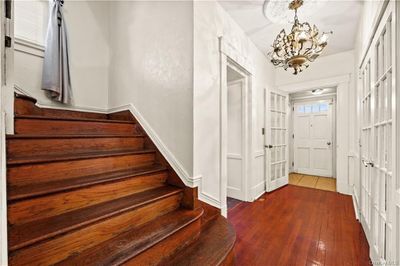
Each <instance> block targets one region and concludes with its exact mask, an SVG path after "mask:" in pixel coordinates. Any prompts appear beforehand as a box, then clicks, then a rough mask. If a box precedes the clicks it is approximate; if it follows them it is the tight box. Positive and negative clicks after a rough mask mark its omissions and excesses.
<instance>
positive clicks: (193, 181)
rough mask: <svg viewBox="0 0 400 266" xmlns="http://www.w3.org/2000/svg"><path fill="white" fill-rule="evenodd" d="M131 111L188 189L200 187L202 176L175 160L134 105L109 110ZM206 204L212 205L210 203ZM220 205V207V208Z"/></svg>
mask: <svg viewBox="0 0 400 266" xmlns="http://www.w3.org/2000/svg"><path fill="white" fill-rule="evenodd" d="M126 110H128V111H130V112H131V113H132V115H133V116H134V117H135V118H136V119H137V120H138V122H139V124H140V125H141V126H142V127H143V129H144V130H145V131H146V133H147V135H148V136H149V137H150V139H151V140H152V141H153V142H154V144H155V145H156V147H157V148H158V150H159V151H160V152H161V154H162V155H163V156H164V157H165V159H166V160H167V161H168V162H169V164H170V165H171V167H172V168H173V169H174V170H175V172H176V173H177V175H178V176H179V177H180V178H181V180H182V181H183V182H184V184H185V185H186V186H188V187H198V186H199V184H200V181H201V178H202V176H201V175H198V176H190V175H189V174H188V172H187V171H186V169H185V168H184V167H183V165H182V164H181V163H180V162H179V161H178V160H177V159H176V158H175V156H174V155H173V153H172V152H171V151H170V150H169V149H168V148H167V146H166V145H165V144H164V142H163V141H162V140H161V139H160V137H159V136H158V135H157V133H156V132H155V130H154V129H153V128H152V127H151V126H150V124H149V123H148V122H147V121H146V119H145V118H144V117H143V116H142V114H141V113H140V112H139V110H137V109H136V108H135V106H134V105H133V104H126V105H123V106H119V107H113V108H110V109H108V112H109V113H113V112H120V111H126ZM206 203H208V204H210V205H213V204H211V203H210V202H207V201H206ZM213 206H214V205H213ZM219 207H220V205H218V208H219Z"/></svg>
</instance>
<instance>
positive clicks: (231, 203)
mask: <svg viewBox="0 0 400 266" xmlns="http://www.w3.org/2000/svg"><path fill="white" fill-rule="evenodd" d="M242 202H243V201H241V200H238V199H234V198H229V197H228V198H227V199H226V203H227V205H228V210H232V209H233V208H235V207H236V206H238V205H239V204H240V203H242Z"/></svg>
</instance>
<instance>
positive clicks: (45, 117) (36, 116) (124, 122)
mask: <svg viewBox="0 0 400 266" xmlns="http://www.w3.org/2000/svg"><path fill="white" fill-rule="evenodd" d="M15 118H16V119H37V120H59V121H82V122H98V123H117V124H136V122H135V121H133V120H112V119H98V118H84V117H56V116H41V115H15Z"/></svg>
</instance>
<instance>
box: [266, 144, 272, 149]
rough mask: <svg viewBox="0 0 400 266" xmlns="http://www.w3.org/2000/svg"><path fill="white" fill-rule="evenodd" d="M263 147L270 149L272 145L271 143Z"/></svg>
mask: <svg viewBox="0 0 400 266" xmlns="http://www.w3.org/2000/svg"><path fill="white" fill-rule="evenodd" d="M264 147H265V148H267V149H272V148H273V147H274V146H272V145H265V146H264Z"/></svg>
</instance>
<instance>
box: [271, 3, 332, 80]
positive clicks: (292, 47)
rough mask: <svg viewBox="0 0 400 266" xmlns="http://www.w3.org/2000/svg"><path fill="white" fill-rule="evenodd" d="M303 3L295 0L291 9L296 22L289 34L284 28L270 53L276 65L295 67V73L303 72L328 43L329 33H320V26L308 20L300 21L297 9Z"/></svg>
mask: <svg viewBox="0 0 400 266" xmlns="http://www.w3.org/2000/svg"><path fill="white" fill-rule="evenodd" d="M302 5H303V0H293V1H292V2H291V3H290V4H289V9H291V10H294V14H295V15H294V24H293V27H292V30H291V32H290V33H289V34H286V31H285V29H283V30H282V31H281V32H280V33H279V34H278V36H277V37H276V39H275V41H274V42H273V44H272V48H273V51H271V52H270V53H268V56H269V57H270V59H271V62H272V64H273V65H274V66H276V67H283V68H284V69H285V70H287V69H288V68H293V70H294V73H293V74H295V75H297V74H298V73H299V72H302V71H303V70H304V68H307V67H308V66H309V62H313V61H314V60H315V59H316V58H317V57H318V56H319V55H321V53H322V50H324V48H325V46H326V45H327V44H328V34H331V33H332V32H323V33H322V35H319V31H318V28H317V27H316V26H315V25H314V26H313V27H311V26H310V24H309V23H308V22H304V23H300V22H299V19H298V17H297V9H298V8H299V7H301V6H302Z"/></svg>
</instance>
